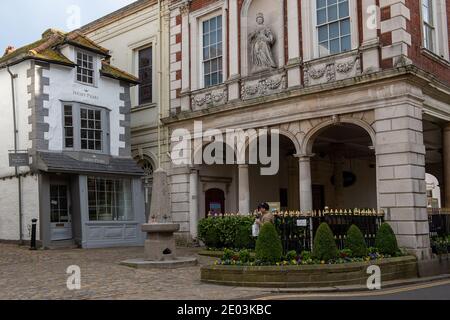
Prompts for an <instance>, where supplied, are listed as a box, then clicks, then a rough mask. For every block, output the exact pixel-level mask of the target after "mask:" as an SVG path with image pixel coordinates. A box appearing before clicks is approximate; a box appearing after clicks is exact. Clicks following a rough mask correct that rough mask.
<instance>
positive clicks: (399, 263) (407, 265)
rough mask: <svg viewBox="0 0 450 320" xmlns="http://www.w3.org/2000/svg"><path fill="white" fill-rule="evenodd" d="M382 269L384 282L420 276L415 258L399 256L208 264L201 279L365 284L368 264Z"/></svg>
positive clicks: (273, 283)
mask: <svg viewBox="0 0 450 320" xmlns="http://www.w3.org/2000/svg"><path fill="white" fill-rule="evenodd" d="M372 264H376V265H378V266H379V267H380V268H381V279H382V281H391V280H400V279H410V278H416V277H417V276H418V271H417V260H416V258H415V257H411V256H407V257H397V258H389V259H384V260H380V261H376V262H374V261H372V262H358V263H346V264H332V265H304V266H256V267H255V266H252V267H250V266H222V265H214V266H206V267H203V268H201V281H203V282H206V283H211V284H221V285H229V286H241V287H265V288H307V287H310V288H311V287H332V286H346V285H365V284H366V282H367V279H368V277H369V274H367V267H368V266H370V265H372Z"/></svg>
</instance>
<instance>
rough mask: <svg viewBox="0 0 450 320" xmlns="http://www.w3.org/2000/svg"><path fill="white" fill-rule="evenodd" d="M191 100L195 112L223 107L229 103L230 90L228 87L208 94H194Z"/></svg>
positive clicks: (207, 92)
mask: <svg viewBox="0 0 450 320" xmlns="http://www.w3.org/2000/svg"><path fill="white" fill-rule="evenodd" d="M191 100H192V109H193V110H198V109H203V108H206V107H213V106H218V105H223V104H225V103H227V102H228V90H227V88H226V87H222V88H220V89H215V90H210V91H206V92H205V91H203V90H202V92H199V93H193V94H192V97H191Z"/></svg>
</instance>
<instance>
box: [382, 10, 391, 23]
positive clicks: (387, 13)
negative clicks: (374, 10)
mask: <svg viewBox="0 0 450 320" xmlns="http://www.w3.org/2000/svg"><path fill="white" fill-rule="evenodd" d="M390 18H391V7H384V8H383V9H381V10H380V19H381V21H385V20H389V19H390Z"/></svg>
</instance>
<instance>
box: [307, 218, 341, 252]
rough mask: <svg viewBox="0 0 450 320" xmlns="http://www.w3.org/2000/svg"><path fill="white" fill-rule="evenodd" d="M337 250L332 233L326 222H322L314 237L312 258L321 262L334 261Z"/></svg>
mask: <svg viewBox="0 0 450 320" xmlns="http://www.w3.org/2000/svg"><path fill="white" fill-rule="evenodd" d="M337 256H338V248H337V246H336V241H335V240H334V236H333V232H332V231H331V229H330V227H329V226H328V224H327V223H326V222H322V223H321V224H320V226H319V228H318V229H317V232H316V236H315V237H314V247H313V258H314V259H318V260H321V261H322V260H323V261H329V260H333V259H336V258H337Z"/></svg>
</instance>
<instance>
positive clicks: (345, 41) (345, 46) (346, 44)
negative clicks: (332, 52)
mask: <svg viewBox="0 0 450 320" xmlns="http://www.w3.org/2000/svg"><path fill="white" fill-rule="evenodd" d="M351 46H352V45H351V38H350V36H346V37H343V38H342V42H341V51H350V50H351Z"/></svg>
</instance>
